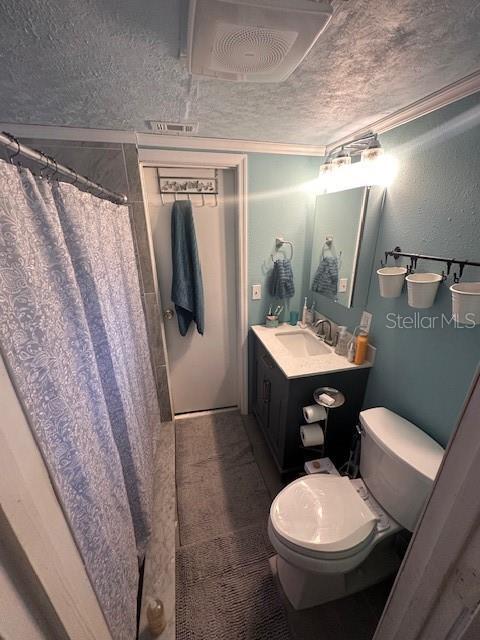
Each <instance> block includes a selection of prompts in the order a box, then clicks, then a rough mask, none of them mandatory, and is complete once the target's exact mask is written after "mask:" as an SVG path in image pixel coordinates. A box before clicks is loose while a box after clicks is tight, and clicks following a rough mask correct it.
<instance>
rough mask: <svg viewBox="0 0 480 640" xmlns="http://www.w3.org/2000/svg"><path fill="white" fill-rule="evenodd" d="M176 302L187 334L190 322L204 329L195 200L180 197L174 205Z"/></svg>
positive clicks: (174, 293)
mask: <svg viewBox="0 0 480 640" xmlns="http://www.w3.org/2000/svg"><path fill="white" fill-rule="evenodd" d="M172 271H173V276H172V296H171V297H172V302H173V303H174V304H175V310H176V312H177V320H178V329H179V331H180V334H181V335H182V336H184V335H186V333H187V331H188V327H189V326H190V323H191V322H192V321H193V322H195V324H196V325H197V331H198V333H200V334H201V335H203V331H204V301H203V283H202V269H201V267H200V261H199V258H198V249H197V239H196V236H195V224H194V222H193V213H192V203H191V202H190V200H180V201H178V202H175V203H174V204H173V207H172Z"/></svg>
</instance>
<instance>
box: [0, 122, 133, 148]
mask: <svg viewBox="0 0 480 640" xmlns="http://www.w3.org/2000/svg"><path fill="white" fill-rule="evenodd" d="M0 130H1V131H7V132H8V133H11V134H12V135H14V136H18V137H19V138H22V137H23V138H40V139H43V140H74V141H75V140H78V141H80V142H92V143H95V142H117V143H122V142H124V143H130V144H136V142H137V134H136V133H135V131H117V130H115V129H84V128H83V127H57V126H51V125H48V124H14V123H11V122H10V123H9V122H0Z"/></svg>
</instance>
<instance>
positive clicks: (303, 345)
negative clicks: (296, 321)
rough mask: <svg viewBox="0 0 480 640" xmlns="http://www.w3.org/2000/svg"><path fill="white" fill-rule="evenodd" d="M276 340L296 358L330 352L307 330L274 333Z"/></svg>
mask: <svg viewBox="0 0 480 640" xmlns="http://www.w3.org/2000/svg"><path fill="white" fill-rule="evenodd" d="M275 336H276V338H277V339H278V341H279V342H280V343H281V344H282V345H283V346H284V347H285V348H286V349H288V351H289V352H290V353H291V354H292V356H294V357H296V358H305V357H306V356H321V355H326V354H328V353H331V351H330V349H329V348H328V347H327V345H326V344H324V343H323V342H322V341H321V340H319V339H318V338H316V337H315V336H314V335H312V334H311V333H310V332H309V331H288V332H283V333H276V334H275Z"/></svg>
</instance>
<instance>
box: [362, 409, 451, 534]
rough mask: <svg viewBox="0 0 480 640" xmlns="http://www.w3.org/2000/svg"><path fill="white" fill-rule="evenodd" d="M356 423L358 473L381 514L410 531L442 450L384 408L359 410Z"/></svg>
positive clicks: (416, 428)
mask: <svg viewBox="0 0 480 640" xmlns="http://www.w3.org/2000/svg"><path fill="white" fill-rule="evenodd" d="M360 423H361V425H362V427H363V433H362V448H361V454H360V474H361V476H362V478H363V480H364V482H365V484H366V485H367V487H368V489H369V491H370V492H371V493H372V495H373V496H374V498H375V499H376V500H377V501H378V502H379V503H380V504H381V505H382V507H383V508H384V509H385V511H387V512H388V513H389V514H390V515H391V516H392V518H394V519H395V520H396V521H397V522H398V523H399V524H401V525H402V526H403V527H405V529H408V530H409V531H413V530H414V528H415V525H416V523H417V520H418V518H419V516H420V513H421V511H422V508H423V505H424V504H425V501H426V499H427V497H428V495H429V494H430V491H431V488H432V485H433V481H434V480H435V476H436V475H437V471H438V468H439V466H440V463H441V461H442V458H443V454H444V449H443V447H441V446H440V445H439V444H438V443H437V442H435V440H433V439H432V438H430V436H428V435H427V434H426V433H425V432H424V431H422V430H421V429H419V428H418V427H417V426H415V425H414V424H412V423H411V422H409V421H408V420H405V418H402V417H401V416H399V415H397V414H396V413H393V411H390V410H389V409H385V408H384V407H377V408H375V409H366V410H365V411H362V412H361V413H360Z"/></svg>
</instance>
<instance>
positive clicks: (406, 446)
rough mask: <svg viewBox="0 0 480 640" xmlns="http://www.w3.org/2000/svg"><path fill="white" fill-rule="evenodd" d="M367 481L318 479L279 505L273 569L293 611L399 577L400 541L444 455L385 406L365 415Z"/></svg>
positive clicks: (305, 481)
mask: <svg viewBox="0 0 480 640" xmlns="http://www.w3.org/2000/svg"><path fill="white" fill-rule="evenodd" d="M360 424H361V434H362V439H361V455H360V475H361V478H359V479H356V480H351V479H350V478H348V477H346V476H339V475H331V474H312V475H309V476H306V477H302V478H299V479H298V480H295V481H294V482H292V483H291V484H289V485H288V486H287V487H285V489H283V490H282V491H281V492H280V493H279V494H278V495H277V497H276V498H275V500H274V501H273V503H272V506H271V509H270V517H269V522H268V533H269V537H270V540H271V543H272V545H273V547H274V549H275V551H276V552H277V555H276V556H275V557H274V558H272V560H271V565H272V570H274V571H275V572H276V574H277V576H278V579H279V581H280V584H281V586H282V589H283V591H284V593H285V594H286V596H287V597H288V599H289V600H290V602H291V604H292V605H293V607H294V608H295V609H305V608H308V607H313V606H315V605H318V604H322V603H324V602H327V601H329V600H336V599H338V598H342V597H344V596H347V595H348V594H351V593H354V592H356V591H360V590H361V589H365V588H366V587H368V586H371V585H373V584H375V583H377V582H380V581H381V580H383V579H385V578H386V577H388V576H389V575H391V574H392V573H394V572H395V571H397V569H398V567H399V564H400V559H399V557H398V555H397V553H396V538H397V536H396V534H397V533H398V532H399V531H401V530H402V529H407V530H408V531H413V529H414V528H415V525H416V523H417V521H418V518H419V516H420V513H421V511H422V509H423V506H424V504H425V501H426V499H427V497H428V495H429V493H430V490H431V488H432V485H433V481H434V480H435V476H436V474H437V471H438V468H439V466H440V463H441V461H442V458H443V454H444V449H443V448H442V447H441V446H440V445H439V444H437V443H436V442H435V441H434V440H432V438H430V437H429V436H428V435H427V434H426V433H424V432H423V431H422V430H421V429H419V428H418V427H417V426H415V425H414V424H412V423H411V422H409V421H408V420H405V419H404V418H402V417H401V416H399V415H397V414H395V413H393V412H392V411H390V410H389V409H385V408H384V407H377V408H374V409H367V410H365V411H362V412H361V413H360Z"/></svg>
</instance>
